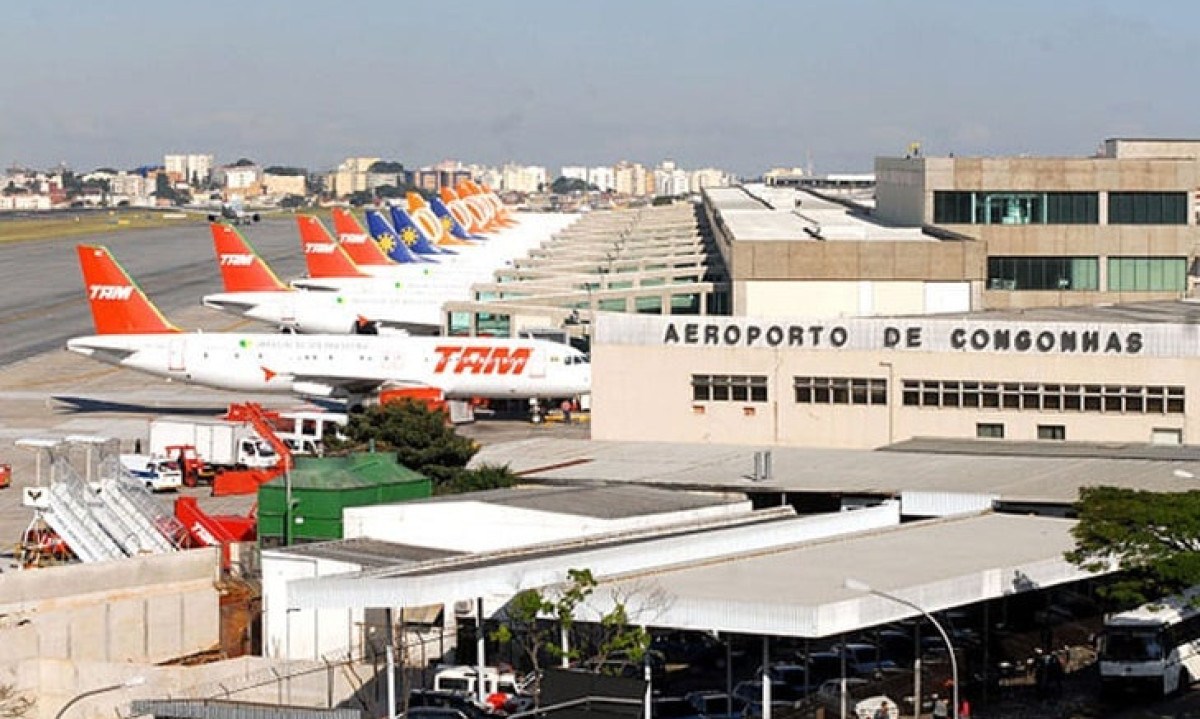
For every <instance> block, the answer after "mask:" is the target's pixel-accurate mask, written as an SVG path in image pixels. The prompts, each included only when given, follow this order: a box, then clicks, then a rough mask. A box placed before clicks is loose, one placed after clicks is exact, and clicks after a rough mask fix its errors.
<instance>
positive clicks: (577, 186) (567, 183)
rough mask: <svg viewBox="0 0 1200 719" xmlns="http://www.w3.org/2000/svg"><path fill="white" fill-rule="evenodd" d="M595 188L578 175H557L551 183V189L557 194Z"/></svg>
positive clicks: (568, 193) (567, 193)
mask: <svg viewBox="0 0 1200 719" xmlns="http://www.w3.org/2000/svg"><path fill="white" fill-rule="evenodd" d="M589 189H594V188H593V187H592V186H591V185H589V184H588V183H587V182H586V181H584V180H581V179H579V178H577V177H557V178H555V180H554V182H552V183H550V191H551V192H553V193H554V194H556V195H570V194H572V193H575V192H587V191H588V190H589Z"/></svg>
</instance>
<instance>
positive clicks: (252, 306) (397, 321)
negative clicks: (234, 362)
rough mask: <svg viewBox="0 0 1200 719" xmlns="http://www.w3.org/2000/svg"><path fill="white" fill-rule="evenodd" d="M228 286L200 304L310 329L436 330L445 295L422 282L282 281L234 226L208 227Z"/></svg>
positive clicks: (326, 331)
mask: <svg viewBox="0 0 1200 719" xmlns="http://www.w3.org/2000/svg"><path fill="white" fill-rule="evenodd" d="M210 229H211V230H212V237H213V248H214V249H215V250H216V253H217V266H218V267H219V269H220V270H221V280H222V282H223V284H224V286H225V291H224V292H220V293H217V294H211V295H205V296H204V297H203V298H201V300H200V301H201V304H203V305H204V306H205V307H211V308H213V309H217V310H221V311H222V312H227V313H229V314H232V315H237V316H239V317H248V318H250V319H253V320H258V321H260V322H266V323H268V324H271V325H275V326H277V327H283V328H287V329H290V330H292V331H295V332H304V333H306V334H379V333H380V332H388V331H401V330H402V331H404V332H408V333H412V334H438V333H439V330H440V328H441V326H442V302H443V297H442V296H440V295H438V294H436V293H434V292H431V291H428V290H427V289H423V288H420V287H404V286H401V287H399V288H397V287H396V283H387V285H386V286H383V285H380V284H379V283H377V282H372V281H368V282H365V283H363V282H357V283H356V282H347V283H343V286H342V287H341V288H340V289H338V290H330V291H322V290H307V289H296V288H295V287H289V286H288V285H286V284H284V283H283V281H282V280H280V279H279V277H278V276H277V275H276V274H275V273H274V272H273V271H271V268H270V267H269V266H268V265H267V263H266V261H264V260H263V259H262V257H260V256H259V254H258V253H257V252H255V250H254V248H253V247H251V246H250V243H249V242H247V241H246V239H245V238H244V237H242V235H241V233H240V232H238V231H237V229H236V228H234V227H231V226H230V225H226V224H223V223H214V224H212V225H211V226H210Z"/></svg>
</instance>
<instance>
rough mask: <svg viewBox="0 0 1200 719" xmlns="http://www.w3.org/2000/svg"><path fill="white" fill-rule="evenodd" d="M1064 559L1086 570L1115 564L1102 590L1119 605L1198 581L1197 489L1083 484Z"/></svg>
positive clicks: (1199, 504) (1199, 494)
mask: <svg viewBox="0 0 1200 719" xmlns="http://www.w3.org/2000/svg"><path fill="white" fill-rule="evenodd" d="M1075 506H1076V511H1077V513H1078V517H1079V523H1078V524H1077V525H1076V526H1075V528H1074V529H1073V530H1072V534H1073V535H1074V537H1075V549H1073V550H1071V551H1070V552H1067V553H1066V558H1067V560H1068V561H1070V562H1072V563H1073V564H1076V565H1078V566H1080V567H1083V568H1085V569H1088V570H1091V571H1100V570H1102V569H1106V568H1108V567H1109V566H1111V563H1114V562H1115V563H1116V565H1117V567H1118V568H1119V569H1120V570H1121V574H1120V575H1119V576H1118V577H1117V578H1116V580H1115V581H1114V582H1113V583H1112V584H1111V585H1109V586H1108V587H1107V588H1106V594H1107V596H1108V597H1109V598H1110V599H1112V600H1113V601H1114V602H1117V603H1119V604H1123V605H1135V604H1142V603H1145V602H1147V601H1150V600H1151V599H1156V598H1158V597H1162V596H1165V595H1169V594H1175V593H1177V592H1180V591H1182V590H1184V589H1186V588H1188V587H1191V586H1195V585H1197V584H1200V492H1147V491H1142V490H1133V489H1122V488H1118V487H1106V486H1100V487H1084V488H1083V489H1081V490H1080V493H1079V502H1078V503H1077V504H1076V505H1075Z"/></svg>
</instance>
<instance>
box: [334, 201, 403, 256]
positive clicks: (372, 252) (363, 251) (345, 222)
mask: <svg viewBox="0 0 1200 719" xmlns="http://www.w3.org/2000/svg"><path fill="white" fill-rule="evenodd" d="M333 231H334V232H336V233H337V236H338V240H340V241H341V243H342V249H344V250H345V251H346V254H348V255H350V259H351V260H352V261H353V262H354V264H356V265H358V266H360V267H362V266H364V265H376V266H382V267H387V266H391V265H394V264H396V263H395V262H394V261H392V258H390V257H388V256H387V253H386V252H384V251H383V248H382V247H380V246H379V243H378V242H376V241H375V240H374V238H372V237H371V235H370V234H368V233H367V231H366V230H365V229H363V226H362V223H361V222H359V221H358V218H357V217H355V216H354V215H353V214H351V213H350V211H349V210H346V209H343V208H341V207H335V208H333Z"/></svg>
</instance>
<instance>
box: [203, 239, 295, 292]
mask: <svg viewBox="0 0 1200 719" xmlns="http://www.w3.org/2000/svg"><path fill="white" fill-rule="evenodd" d="M209 227H210V229H212V237H213V248H214V249H215V250H216V252H217V266H218V267H220V269H221V282H222V283H223V284H224V285H225V291H226V292H287V291H289V290H290V289H291V288H289V287H288V286H287V285H286V284H284V282H283V281H282V280H280V279H279V277H278V276H277V275H276V274H275V273H274V272H272V271H271V268H270V267H268V266H267V263H266V262H265V261H264V260H263V258H262V257H259V255H258V253H257V252H255V251H254V248H253V247H251V246H250V243H249V242H247V241H246V238H245V237H242V233H240V232H238V231H237V229H236V228H234V227H233V226H232V225H226V224H223V223H220V222H214V223H212V224H211V225H209Z"/></svg>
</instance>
